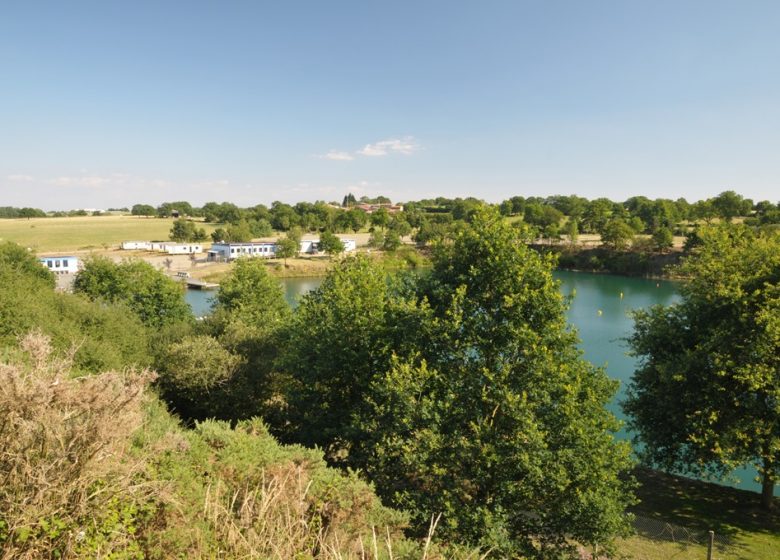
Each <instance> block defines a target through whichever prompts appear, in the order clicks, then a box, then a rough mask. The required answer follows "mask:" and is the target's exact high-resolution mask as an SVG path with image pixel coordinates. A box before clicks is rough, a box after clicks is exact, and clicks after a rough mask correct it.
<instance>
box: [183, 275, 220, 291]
mask: <svg viewBox="0 0 780 560" xmlns="http://www.w3.org/2000/svg"><path fill="white" fill-rule="evenodd" d="M184 282H185V283H186V284H187V288H189V289H190V290H216V289H217V288H219V284H215V283H213V282H206V281H205V280H198V279H197V278H185V279H184Z"/></svg>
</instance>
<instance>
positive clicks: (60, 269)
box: [38, 256, 80, 274]
mask: <svg viewBox="0 0 780 560" xmlns="http://www.w3.org/2000/svg"><path fill="white" fill-rule="evenodd" d="M38 260H39V261H40V262H41V264H42V265H43V266H45V267H46V268H48V269H49V270H51V271H52V272H53V273H55V274H75V273H77V272H78V271H79V266H80V263H79V258H78V257H70V256H68V257H38Z"/></svg>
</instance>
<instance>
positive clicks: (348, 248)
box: [300, 237, 357, 255]
mask: <svg viewBox="0 0 780 560" xmlns="http://www.w3.org/2000/svg"><path fill="white" fill-rule="evenodd" d="M339 239H341V243H342V244H343V245H344V252H345V253H351V252H352V251H355V250H356V249H357V243H356V242H355V240H354V239H344V238H343V237H339ZM300 252H301V254H303V255H316V254H318V253H319V252H320V240H319V239H303V240H302V241H301V250H300Z"/></svg>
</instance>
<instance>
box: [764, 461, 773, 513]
mask: <svg viewBox="0 0 780 560" xmlns="http://www.w3.org/2000/svg"><path fill="white" fill-rule="evenodd" d="M763 470H764V472H763V473H762V477H761V509H765V510H771V509H772V506H773V502H774V493H775V473H774V470H773V469H772V463H771V462H770V460H769V459H768V458H766V457H764V469H763Z"/></svg>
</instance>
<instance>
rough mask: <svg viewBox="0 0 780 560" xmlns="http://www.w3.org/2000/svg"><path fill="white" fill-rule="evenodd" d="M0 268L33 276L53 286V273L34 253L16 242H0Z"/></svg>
mask: <svg viewBox="0 0 780 560" xmlns="http://www.w3.org/2000/svg"><path fill="white" fill-rule="evenodd" d="M0 268H2V269H4V270H14V271H16V272H19V273H22V274H26V275H30V276H33V277H35V278H37V279H38V280H42V281H43V282H45V283H46V285H48V286H49V287H50V288H54V283H55V282H54V275H53V274H52V273H51V272H49V270H48V269H47V268H46V267H44V266H43V265H42V264H41V263H40V262H38V259H36V258H35V253H31V252H30V251H28V250H26V249H25V248H24V247H21V246H20V245H17V244H16V243H11V242H10V241H3V242H2V243H0Z"/></svg>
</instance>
